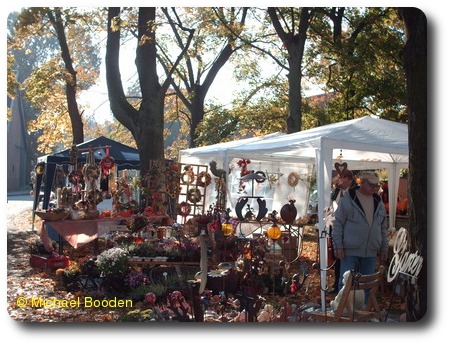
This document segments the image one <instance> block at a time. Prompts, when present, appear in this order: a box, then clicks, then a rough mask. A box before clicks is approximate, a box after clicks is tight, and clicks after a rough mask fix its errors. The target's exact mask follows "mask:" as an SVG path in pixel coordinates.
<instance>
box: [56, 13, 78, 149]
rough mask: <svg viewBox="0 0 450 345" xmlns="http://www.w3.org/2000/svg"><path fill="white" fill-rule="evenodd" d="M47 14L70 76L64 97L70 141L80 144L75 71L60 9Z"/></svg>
mask: <svg viewBox="0 0 450 345" xmlns="http://www.w3.org/2000/svg"><path fill="white" fill-rule="evenodd" d="M47 15H48V17H49V19H50V22H51V23H52V26H53V28H54V29H55V31H56V36H57V38H58V42H59V46H60V47H61V57H62V60H63V62H64V67H65V68H66V70H67V72H69V74H70V76H71V79H70V80H67V81H66V99H67V109H68V112H69V117H70V122H71V124H72V135H73V140H72V142H73V143H74V144H81V143H82V142H83V141H84V128H83V121H82V119H81V114H80V112H79V110H78V103H77V72H76V71H75V69H74V68H73V63H72V58H71V56H70V51H69V45H68V44H67V38H66V34H65V32H64V24H63V20H62V18H61V13H60V11H59V10H55V13H54V15H53V12H52V11H47Z"/></svg>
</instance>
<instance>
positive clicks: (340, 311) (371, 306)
mask: <svg viewBox="0 0 450 345" xmlns="http://www.w3.org/2000/svg"><path fill="white" fill-rule="evenodd" d="M384 270H385V268H384V266H380V268H379V270H378V272H376V273H374V274H368V275H362V274H360V273H356V272H353V271H352V272H350V277H349V280H348V283H347V284H346V285H345V286H344V290H343V293H342V296H341V300H340V301H339V304H338V306H337V308H336V310H335V311H329V310H328V311H313V312H309V313H308V314H306V315H305V316H304V318H303V319H304V320H306V321H312V322H314V321H319V322H366V321H369V320H371V319H374V318H376V319H378V320H379V321H382V317H383V315H382V313H381V311H380V307H379V305H378V301H377V293H378V290H379V288H380V286H381V285H382V282H383V279H384ZM356 290H370V293H369V299H368V302H367V305H366V307H365V308H364V309H363V310H357V309H355V308H353V303H352V298H354V294H353V293H352V292H353V291H356Z"/></svg>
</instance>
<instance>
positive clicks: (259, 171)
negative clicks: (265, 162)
mask: <svg viewBox="0 0 450 345" xmlns="http://www.w3.org/2000/svg"><path fill="white" fill-rule="evenodd" d="M255 174H257V175H261V176H262V177H263V178H257V179H255V181H256V182H258V183H263V182H264V181H265V180H266V174H264V172H263V171H261V170H258V171H256V172H255Z"/></svg>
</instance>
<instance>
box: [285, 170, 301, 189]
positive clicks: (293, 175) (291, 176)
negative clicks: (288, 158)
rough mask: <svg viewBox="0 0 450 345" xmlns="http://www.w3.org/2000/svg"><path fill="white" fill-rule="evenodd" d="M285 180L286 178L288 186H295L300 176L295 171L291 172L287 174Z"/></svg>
mask: <svg viewBox="0 0 450 345" xmlns="http://www.w3.org/2000/svg"><path fill="white" fill-rule="evenodd" d="M287 180H288V185H289V186H291V187H295V186H297V185H298V181H299V180H300V176H299V174H297V173H296V172H291V173H290V174H289V175H288V178H287Z"/></svg>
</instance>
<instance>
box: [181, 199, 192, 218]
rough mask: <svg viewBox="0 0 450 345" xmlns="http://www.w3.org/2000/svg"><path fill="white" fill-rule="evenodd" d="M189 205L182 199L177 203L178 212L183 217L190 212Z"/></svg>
mask: <svg viewBox="0 0 450 345" xmlns="http://www.w3.org/2000/svg"><path fill="white" fill-rule="evenodd" d="M191 210H192V208H191V205H189V204H188V203H187V202H186V201H183V202H181V203H180V205H178V213H179V214H180V215H182V216H183V217H186V216H188V215H189V214H190V213H191Z"/></svg>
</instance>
